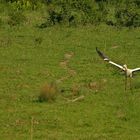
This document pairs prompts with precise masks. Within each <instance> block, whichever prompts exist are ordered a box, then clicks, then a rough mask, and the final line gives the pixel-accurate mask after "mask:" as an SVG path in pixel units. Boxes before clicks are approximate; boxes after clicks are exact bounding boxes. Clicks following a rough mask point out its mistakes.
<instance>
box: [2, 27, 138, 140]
mask: <svg viewBox="0 0 140 140" xmlns="http://www.w3.org/2000/svg"><path fill="white" fill-rule="evenodd" d="M0 32H1V36H0V103H1V109H0V124H1V125H0V129H1V131H0V139H17V140H18V139H25V140H26V139H30V135H31V134H30V128H31V123H30V122H31V119H32V117H33V132H32V133H33V134H32V135H33V139H42V140H44V139H50V140H51V139H52V140H53V139H56V140H66V139H68V140H78V139H83V140H84V139H89V140H92V139H116V140H117V139H122V140H124V139H128V140H129V139H135V140H138V139H140V135H139V132H140V127H139V126H140V121H139V120H140V111H139V110H140V107H139V106H140V102H139V91H140V85H139V83H140V74H139V73H138V74H137V76H136V77H134V79H133V87H134V88H133V94H132V93H131V92H130V91H129V90H127V91H126V92H125V91H124V76H123V74H121V73H120V72H119V71H117V70H116V69H114V68H113V67H110V66H109V65H107V64H105V63H104V62H103V61H102V60H101V59H100V58H99V57H98V55H97V53H96V51H95V48H96V47H98V48H100V49H101V50H102V51H104V52H105V53H106V55H108V56H109V57H110V58H112V60H114V61H116V62H118V63H120V64H124V63H127V64H128V67H129V66H130V67H132V68H135V67H137V66H140V63H139V61H140V56H139V44H140V39H139V36H140V30H139V29H131V30H128V29H116V28H112V27H106V26H103V25H102V26H97V27H95V26H86V27H77V28H72V27H71V28H67V27H64V28H63V27H59V26H55V27H53V28H46V29H38V28H36V27H34V26H26V25H24V26H19V27H13V28H10V27H9V26H6V25H5V28H0ZM38 39H39V40H38ZM68 54H72V56H71V57H70V58H68ZM66 56H67V58H66ZM67 59H69V60H67ZM62 62H63V64H64V63H65V62H67V63H65V65H66V66H64V65H63V66H62ZM72 70H73V71H72ZM46 82H55V83H56V84H57V87H58V90H59V95H58V97H57V99H56V101H55V102H53V103H39V102H37V101H36V100H37V99H38V94H39V92H40V86H41V85H43V84H44V83H46ZM73 87H74V88H75V89H77V88H78V94H77V93H76V96H78V95H81V94H82V95H84V96H85V99H84V100H82V101H80V102H74V103H72V102H67V99H69V98H70V99H72V98H73V96H72V89H73ZM61 91H63V92H61ZM76 92H77V91H76Z"/></svg>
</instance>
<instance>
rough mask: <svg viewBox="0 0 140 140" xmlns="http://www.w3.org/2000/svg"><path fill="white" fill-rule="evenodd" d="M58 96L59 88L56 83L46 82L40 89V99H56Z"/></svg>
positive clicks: (41, 100)
mask: <svg viewBox="0 0 140 140" xmlns="http://www.w3.org/2000/svg"><path fill="white" fill-rule="evenodd" d="M56 96H57V88H56V86H55V85H54V84H48V83H47V84H45V85H44V86H43V87H42V88H41V91H40V95H39V98H38V99H39V101H40V102H44V101H54V100H55V99H56Z"/></svg>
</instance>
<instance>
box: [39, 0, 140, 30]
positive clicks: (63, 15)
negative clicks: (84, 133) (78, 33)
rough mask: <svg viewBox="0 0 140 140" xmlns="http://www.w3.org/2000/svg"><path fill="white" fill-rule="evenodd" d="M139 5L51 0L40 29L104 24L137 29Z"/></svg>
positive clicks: (130, 1) (132, 1)
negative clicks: (61, 25)
mask: <svg viewBox="0 0 140 140" xmlns="http://www.w3.org/2000/svg"><path fill="white" fill-rule="evenodd" d="M139 9H140V3H139V2H138V1H137V0H128V1H126V0H123V1H120V2H119V1H118V2H115V1H110V0H105V1H102V0H95V1H93V0H78V1H75V0H71V1H67V0H61V1H58V0H53V1H52V2H51V4H50V3H49V4H48V14H49V16H48V18H47V20H46V22H45V23H43V24H42V25H41V26H40V27H41V28H44V27H48V26H52V25H56V24H66V25H70V26H71V25H85V24H96V25H97V24H100V23H105V24H108V25H113V26H125V27H130V26H133V27H139V26H140V10H139Z"/></svg>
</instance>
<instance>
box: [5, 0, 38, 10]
mask: <svg viewBox="0 0 140 140" xmlns="http://www.w3.org/2000/svg"><path fill="white" fill-rule="evenodd" d="M8 2H9V4H10V5H11V6H12V8H13V9H14V10H35V9H37V8H38V7H39V6H40V1H38V0H8Z"/></svg>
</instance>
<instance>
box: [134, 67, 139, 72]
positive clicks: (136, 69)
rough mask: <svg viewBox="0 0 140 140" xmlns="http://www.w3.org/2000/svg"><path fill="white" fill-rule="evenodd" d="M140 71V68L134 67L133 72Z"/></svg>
mask: <svg viewBox="0 0 140 140" xmlns="http://www.w3.org/2000/svg"><path fill="white" fill-rule="evenodd" d="M136 71H140V68H135V69H132V72H136Z"/></svg>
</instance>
